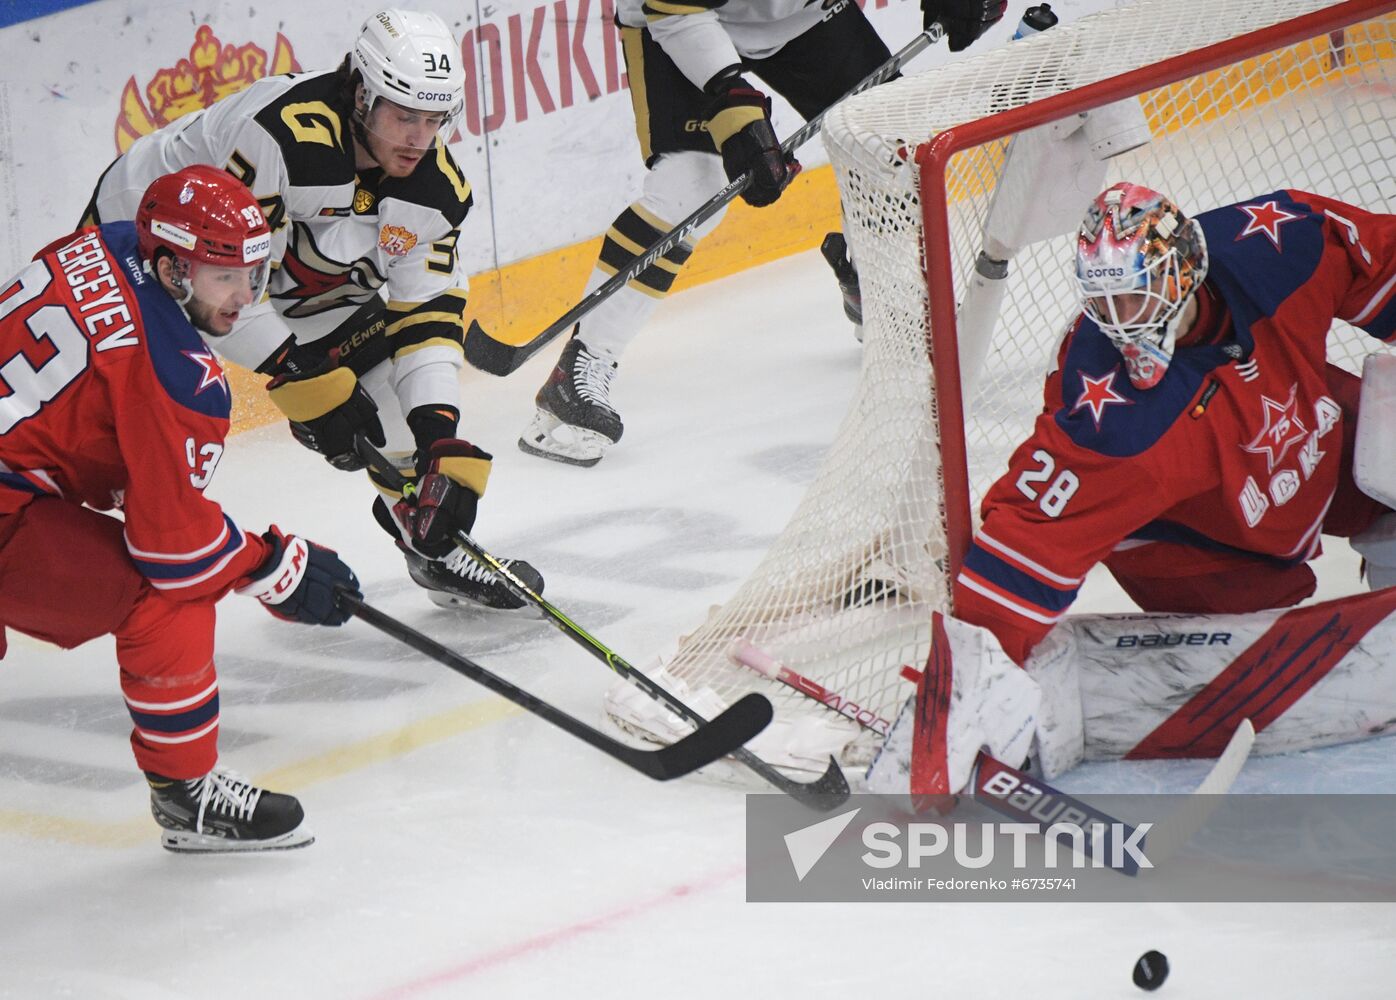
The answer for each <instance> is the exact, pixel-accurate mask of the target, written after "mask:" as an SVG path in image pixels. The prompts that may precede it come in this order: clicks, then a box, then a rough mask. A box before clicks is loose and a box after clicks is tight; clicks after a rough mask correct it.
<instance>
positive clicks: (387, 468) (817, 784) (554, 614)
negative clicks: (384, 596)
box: [354, 435, 849, 810]
mask: <svg viewBox="0 0 1396 1000" xmlns="http://www.w3.org/2000/svg"><path fill="white" fill-rule="evenodd" d="M354 449H355V451H357V452H358V454H359V457H360V458H361V459H363V461H364V464H365V465H367V466H368V467H369V468H370V469H372V470H373V471H374V473H376V474H377V476H378V477H379V478H380V480H381V481H382V482H383V483H385V484H386V485H388V486H389V487H391V488H393V489H401V488H402V487H403V486H404V485H406V480H405V479H404V477H403V475H402V473H401V472H399V471H398V470H397V468H396V467H395V466H394V465H393V464H392V463H391V462H389V461H388V460H387V459H386V458H385V457H384V456H383V454H382V453H381V452H380V451H378V449H376V448H374V447H373V445H372V444H370V443H369V442H368V441H366V440H365V439H364V438H363V436H362V435H358V436H356V437H355V439H354ZM453 540H454V541H455V543H456V545H457V546H459V547H460V548H462V549H464V550H465V551H466V552H467V553H468V554H469V555H470V557H471V558H472V559H474V560H475V561H476V562H478V563H479V564H480V565H482V566H484V567H485V568H487V569H489V570H491V571H493V572H494V573H496V574H497V575H498V576H499V578H500V579H501V580H503V581H504V584H505V586H507V587H508V588H509V591H510V592H511V593H512V594H513V595H514V596H515V597H517V598H518V599H519V600H521V601H524V602H526V603H528V604H531V605H533V606H534V607H535V608H537V609H538V610H539V611H541V612H542V613H543V616H544V618H546V619H547V620H548V622H549V623H550V624H551V625H552V626H553V627H554V628H556V629H557V630H558V631H559V632H561V633H562V634H563V635H565V636H567V638H569V639H571V640H572V641H573V642H575V643H577V644H578V645H579V646H581V647H582V648H583V649H585V650H586V651H587V652H588V653H590V654H591V655H592V656H594V657H596V658H597V659H598V660H600V661H601V662H602V663H604V664H605V665H606V666H607V667H609V668H610V669H611V670H612V671H614V672H615V673H616V674H618V675H619V676H621V677H623V678H624V679H625V680H627V681H629V682H630V683H632V684H634V685H635V686H637V687H638V688H640V690H642V691H644V692H645V694H647V695H649V696H650V697H651V698H653V699H654V700H655V701H657V702H659V703H660V704H661V705H663V706H664V707H665V708H667V709H668V710H669V711H671V712H673V713H674V714H675V715H677V716H679V718H681V719H683V720H684V721H686V722H688V723H690V724H692V725H694V726H700V727H701V726H706V725H709V723H708V721H707V720H706V719H704V718H703V717H702V716H701V715H699V714H698V713H697V712H695V711H694V710H693V709H691V708H689V707H688V706H687V705H685V704H684V703H683V702H681V701H679V699H678V698H676V697H674V695H672V694H670V693H669V692H668V691H666V690H665V689H664V688H662V687H660V686H659V685H658V684H656V683H655V682H654V681H653V680H651V679H650V678H649V676H648V675H646V674H645V673H644V671H642V670H638V669H636V668H635V667H633V666H631V665H630V664H629V663H628V662H626V660H625V659H624V658H623V657H622V656H621V655H620V654H619V653H617V652H616V651H615V650H613V649H611V648H610V647H608V646H607V645H606V644H605V643H603V642H601V640H600V639H597V638H596V637H595V636H594V635H592V634H591V633H590V632H588V631H587V630H586V629H584V628H582V627H581V626H580V625H578V624H577V623H576V622H574V621H573V620H572V619H571V618H569V617H568V616H567V615H566V614H564V613H563V612H562V611H560V610H559V609H558V608H556V607H555V606H553V604H552V603H551V602H550V601H548V600H547V599H546V598H544V597H542V596H541V595H539V594H536V593H534V591H533V589H532V588H531V587H529V586H528V584H526V583H524V582H523V581H522V580H520V579H519V577H518V575H517V574H515V573H514V572H513V571H512V570H510V569H509V567H508V566H505V565H504V564H503V563H502V562H500V561H499V560H498V559H496V558H495V557H494V556H492V555H490V553H489V552H487V551H485V550H484V549H483V548H481V547H480V545H479V543H478V542H476V541H475V539H473V538H471V537H470V535H468V534H466V533H465V532H464V531H457V532H456V533H455V536H454V539H453ZM748 697H749V696H748ZM742 700H745V698H743V699H742ZM724 714H725V713H724ZM688 738H689V737H685V739H688ZM732 756H733V757H734V758H736V759H737V760H738V761H740V762H741V763H742V764H744V765H746V767H747V768H749V769H750V770H751V771H753V772H754V773H755V774H757V775H759V776H760V777H761V778H762V779H763V780H765V781H766V782H767V783H769V784H771V785H773V786H774V787H776V788H778V789H780V790H781V791H782V792H785V793H786V794H787V795H789V796H791V797H792V798H794V799H797V800H798V801H800V802H801V803H803V804H805V805H807V806H810V807H811V808H813V809H820V810H829V809H834V808H837V807H838V806H839V805H840V804H841V803H843V802H844V801H846V800H847V799H848V796H849V789H848V781H847V780H846V779H845V778H844V776H843V771H842V770H840V769H839V765H838V761H836V760H834V758H833V757H830V758H829V767H828V768H827V769H826V770H825V772H824V773H823V774H822V775H821V776H820V777H819V778H818V779H817V780H815V781H813V782H799V781H794V780H792V779H790V778H787V777H786V776H785V775H783V774H781V773H780V772H779V771H778V770H776V769H775V768H774V767H772V766H771V765H770V764H767V763H766V762H765V761H764V760H762V759H761V758H760V757H758V756H756V755H755V754H754V753H752V752H751V751H750V750H747V749H746V748H745V747H738V748H736V749H735V750H733V751H732Z"/></svg>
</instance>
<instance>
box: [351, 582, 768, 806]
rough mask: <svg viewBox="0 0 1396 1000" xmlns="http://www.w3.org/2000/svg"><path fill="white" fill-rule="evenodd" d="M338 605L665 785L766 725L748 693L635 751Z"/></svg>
mask: <svg viewBox="0 0 1396 1000" xmlns="http://www.w3.org/2000/svg"><path fill="white" fill-rule="evenodd" d="M338 601H339V606H340V607H342V608H344V609H345V610H347V611H350V612H352V613H353V614H354V616H355V617H357V618H360V619H362V620H363V621H364V622H366V623H368V624H369V625H372V626H373V627H374V628H376V629H378V630H379V631H380V632H384V633H386V634H387V635H390V636H392V637H393V638H394V639H397V640H398V641H399V642H402V643H405V644H406V645H408V646H411V647H412V648H413V649H415V650H417V652H419V653H423V654H425V655H426V656H429V657H431V658H432V659H433V660H436V661H437V662H438V663H444V664H445V665H446V666H448V667H450V668H451V669H452V670H454V671H456V673H458V674H463V675H465V676H466V677H469V678H470V679H471V680H472V681H475V682H476V683H477V684H480V685H483V686H484V687H487V688H489V689H490V690H491V691H493V692H494V693H495V694H497V695H501V696H502V697H504V698H507V699H508V700H509V701H512V702H513V703H514V704H515V705H518V706H519V707H520V708H522V709H523V710H524V711H526V712H532V713H533V714H534V715H536V716H538V717H539V718H541V719H546V720H547V721H548V722H551V723H552V724H553V725H555V726H557V727H558V728H559V729H561V730H563V731H564V732H566V733H570V734H571V735H573V736H575V737H577V739H579V740H581V741H582V742H584V743H590V744H591V745H592V746H594V747H595V748H596V749H598V750H600V751H601V752H602V753H604V754H606V755H607V756H609V757H613V758H615V759H616V760H618V761H620V762H621V763H622V764H625V765H626V766H627V767H632V768H634V769H635V770H637V771H639V772H640V773H641V774H644V775H646V776H647V777H650V778H653V779H654V780H655V781H668V780H669V779H671V778H679V777H682V776H683V775H685V774H688V773H689V772H690V771H696V770H698V768H700V767H705V766H707V765H708V764H711V763H712V762H713V761H715V760H719V759H721V758H723V757H726V756H727V755H728V754H730V753H732V752H733V751H734V750H738V749H740V748H741V746H742V744H743V743H745V742H746V741H747V740H749V739H751V738H752V737H753V736H755V735H756V734H757V733H759V732H761V730H763V729H765V728H766V725H767V724H768V723H769V722H770V721H771V714H772V713H771V703H770V702H769V701H767V700H766V699H765V698H763V697H761V696H760V695H758V694H749V695H747V696H746V697H744V698H742V699H740V700H739V701H737V702H735V703H734V704H733V705H732V707H731V708H729V709H727V710H726V711H725V712H723V713H722V714H721V715H719V716H718V717H717V718H715V719H713V720H712V721H711V722H709V723H707V724H706V725H702V726H699V727H698V728H697V729H695V730H694V731H693V732H691V733H689V734H688V735H687V736H685V737H684V738H683V739H681V740H679V741H678V742H677V743H673V744H671V745H669V746H667V747H664V748H663V749H660V750H637V749H635V748H634V747H632V746H628V745H627V744H625V743H622V742H620V741H619V740H615V739H612V738H611V737H609V736H607V735H606V734H605V733H602V732H600V731H598V730H596V729H593V728H592V727H591V726H589V725H587V724H586V723H585V722H582V721H580V720H579V719H576V718H573V717H572V716H570V715H568V714H567V713H566V712H564V711H562V710H561V709H560V708H556V707H554V706H553V705H550V704H549V703H548V702H546V701H543V700H542V699H540V698H537V697H535V696H534V695H531V694H529V693H528V692H527V691H525V690H523V689H522V688H519V687H515V686H514V685H513V684H511V683H509V682H508V681H506V680H505V679H504V678H503V677H500V676H498V675H497V674H493V673H491V672H490V671H488V670H486V669H485V668H484V667H482V666H480V665H479V664H478V663H475V662H473V661H471V660H468V659H466V658H465V657H464V656H461V655H460V654H459V653H456V652H453V651H452V650H449V649H447V648H446V647H445V646H443V645H441V644H440V643H439V642H437V641H436V640H435V639H432V638H431V637H430V636H427V635H423V634H422V633H421V632H418V631H417V630H416V629H414V628H412V627H411V626H410V625H405V624H403V623H402V622H400V621H398V620H397V619H396V618H393V617H391V616H389V615H386V614H384V613H383V612H381V611H379V610H378V609H377V608H373V607H370V606H369V605H368V604H365V603H364V601H363V599H362V598H360V597H358V596H356V595H354V594H351V593H347V592H344V591H341V592H340V593H339V597H338Z"/></svg>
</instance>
